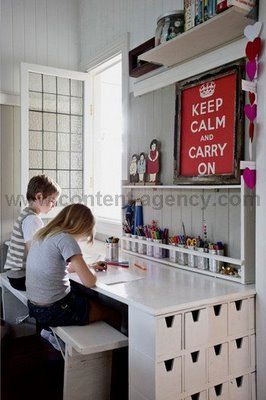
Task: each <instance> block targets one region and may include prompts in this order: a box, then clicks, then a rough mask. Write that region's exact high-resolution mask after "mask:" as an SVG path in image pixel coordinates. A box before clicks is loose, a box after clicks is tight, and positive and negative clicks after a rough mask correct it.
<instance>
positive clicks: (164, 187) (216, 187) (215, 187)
mask: <svg viewBox="0 0 266 400" xmlns="http://www.w3.org/2000/svg"><path fill="white" fill-rule="evenodd" d="M122 188H123V189H136V190H137V189H159V190H167V189H168V190H177V189H178V190H180V189H182V190H186V189H190V190H191V189H193V190H194V189H195V190H203V189H205V190H224V189H241V185H123V186H122Z"/></svg>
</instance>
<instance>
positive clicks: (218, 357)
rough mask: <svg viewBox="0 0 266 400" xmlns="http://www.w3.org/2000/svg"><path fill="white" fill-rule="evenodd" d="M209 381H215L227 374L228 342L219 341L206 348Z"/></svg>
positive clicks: (224, 377)
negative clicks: (219, 342)
mask: <svg viewBox="0 0 266 400" xmlns="http://www.w3.org/2000/svg"><path fill="white" fill-rule="evenodd" d="M208 371H209V377H208V381H209V382H217V381H219V380H223V379H226V377H227V376H228V343H221V344H218V345H216V346H213V347H210V348H209V349H208Z"/></svg>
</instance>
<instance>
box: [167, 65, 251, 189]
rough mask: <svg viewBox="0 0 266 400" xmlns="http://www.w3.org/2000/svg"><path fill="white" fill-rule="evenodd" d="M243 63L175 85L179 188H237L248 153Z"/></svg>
mask: <svg viewBox="0 0 266 400" xmlns="http://www.w3.org/2000/svg"><path fill="white" fill-rule="evenodd" d="M243 74H244V61H243V60H240V61H238V62H234V63H231V64H228V65H226V66H224V67H220V68H216V69H214V70H211V71H209V72H208V73H207V74H206V73H205V74H202V75H200V76H196V77H193V78H190V79H189V80H186V81H182V82H180V83H178V84H177V85H176V94H177V95H176V119H175V141H174V160H175V166H174V183H175V184H191V183H193V184H205V183H206V184H238V183H239V182H240V160H241V157H242V155H243V150H244V117H243V108H244V96H243V93H242V90H241V79H242V78H243Z"/></svg>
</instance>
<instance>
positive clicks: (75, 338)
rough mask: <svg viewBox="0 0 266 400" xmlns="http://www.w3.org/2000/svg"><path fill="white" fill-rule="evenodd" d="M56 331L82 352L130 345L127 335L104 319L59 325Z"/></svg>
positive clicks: (66, 341) (96, 351)
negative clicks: (78, 324) (80, 324)
mask: <svg viewBox="0 0 266 400" xmlns="http://www.w3.org/2000/svg"><path fill="white" fill-rule="evenodd" d="M53 331H54V333H55V334H56V335H57V336H59V337H60V339H61V340H63V342H64V343H66V344H68V345H69V346H71V347H73V348H74V349H75V350H76V351H77V352H78V353H80V354H94V353H100V352H103V351H108V350H114V349H118V348H120V347H126V346H127V345H128V339H127V337H126V336H125V335H123V334H122V333H120V332H119V331H117V330H116V329H114V328H112V327H111V326H110V325H108V324H107V323H105V322H103V321H99V322H94V323H93V324H90V325H83V326H59V327H56V328H53Z"/></svg>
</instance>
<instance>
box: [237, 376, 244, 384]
mask: <svg viewBox="0 0 266 400" xmlns="http://www.w3.org/2000/svg"><path fill="white" fill-rule="evenodd" d="M242 383H243V376H239V377H238V378H236V384H237V387H241V386H242Z"/></svg>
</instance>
